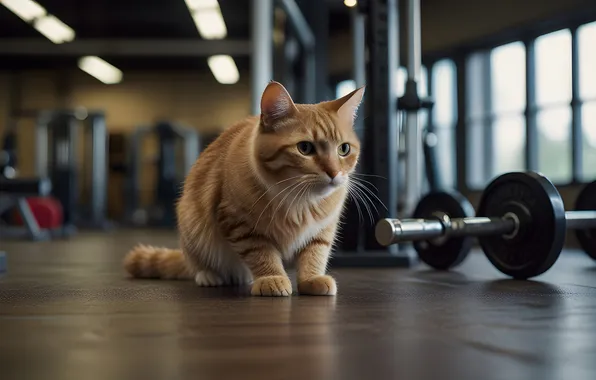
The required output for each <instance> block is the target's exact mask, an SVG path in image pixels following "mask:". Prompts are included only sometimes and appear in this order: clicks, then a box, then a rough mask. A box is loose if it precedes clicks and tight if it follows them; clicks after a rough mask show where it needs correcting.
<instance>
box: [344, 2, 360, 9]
mask: <svg viewBox="0 0 596 380" xmlns="http://www.w3.org/2000/svg"><path fill="white" fill-rule="evenodd" d="M344 4H345V5H346V7H350V8H352V7H355V6H356V5H357V4H358V1H357V0H344Z"/></svg>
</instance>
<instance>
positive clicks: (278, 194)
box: [253, 182, 300, 232]
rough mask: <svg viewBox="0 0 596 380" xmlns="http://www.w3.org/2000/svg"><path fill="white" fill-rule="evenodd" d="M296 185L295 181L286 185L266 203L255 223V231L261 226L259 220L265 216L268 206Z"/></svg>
mask: <svg viewBox="0 0 596 380" xmlns="http://www.w3.org/2000/svg"><path fill="white" fill-rule="evenodd" d="M298 184H300V182H298ZM293 186H296V184H295V183H293V184H291V185H289V186H287V187H285V188H284V189H283V190H282V191H280V192H279V193H277V194H276V195H275V196H274V197H273V198H271V200H270V201H269V202H268V203H267V204H266V205H265V207H264V208H263V210H262V211H261V214H260V215H259V217H258V219H257V222H256V223H255V226H254V228H253V232H254V231H255V230H256V229H257V227H258V226H259V221H260V220H261V217H262V216H263V214H264V213H265V211H266V210H267V208H268V207H269V205H270V204H271V203H272V202H273V201H274V200H275V199H276V198H277V197H279V196H280V195H281V194H283V193H284V192H285V191H286V190H288V189H289V188H291V187H293Z"/></svg>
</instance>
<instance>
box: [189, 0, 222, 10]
mask: <svg viewBox="0 0 596 380" xmlns="http://www.w3.org/2000/svg"><path fill="white" fill-rule="evenodd" d="M184 2H185V3H186V6H187V7H188V9H190V10H193V11H196V10H197V9H209V8H211V9H213V8H219V4H218V3H217V0H184Z"/></svg>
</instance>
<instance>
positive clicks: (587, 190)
mask: <svg viewBox="0 0 596 380" xmlns="http://www.w3.org/2000/svg"><path fill="white" fill-rule="evenodd" d="M575 209H576V210H577V211H585V210H588V211H594V210H596V181H594V182H592V183H591V184H589V185H588V186H586V187H584V189H583V190H582V191H581V192H580V193H579V196H578V197H577V200H576V201H575ZM575 234H576V236H577V240H578V241H579V244H580V245H581V247H582V249H583V250H584V251H585V252H586V253H587V254H588V256H590V257H591V258H593V259H594V260H596V228H592V229H589V230H575Z"/></svg>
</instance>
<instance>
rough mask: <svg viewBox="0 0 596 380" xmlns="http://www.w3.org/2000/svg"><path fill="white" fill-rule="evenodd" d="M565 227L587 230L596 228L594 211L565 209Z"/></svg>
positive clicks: (595, 213) (595, 212)
mask: <svg viewBox="0 0 596 380" xmlns="http://www.w3.org/2000/svg"><path fill="white" fill-rule="evenodd" d="M565 219H566V220H567V228H569V229H576V230H587V229H590V228H596V210H595V211H567V212H566V213H565Z"/></svg>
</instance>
